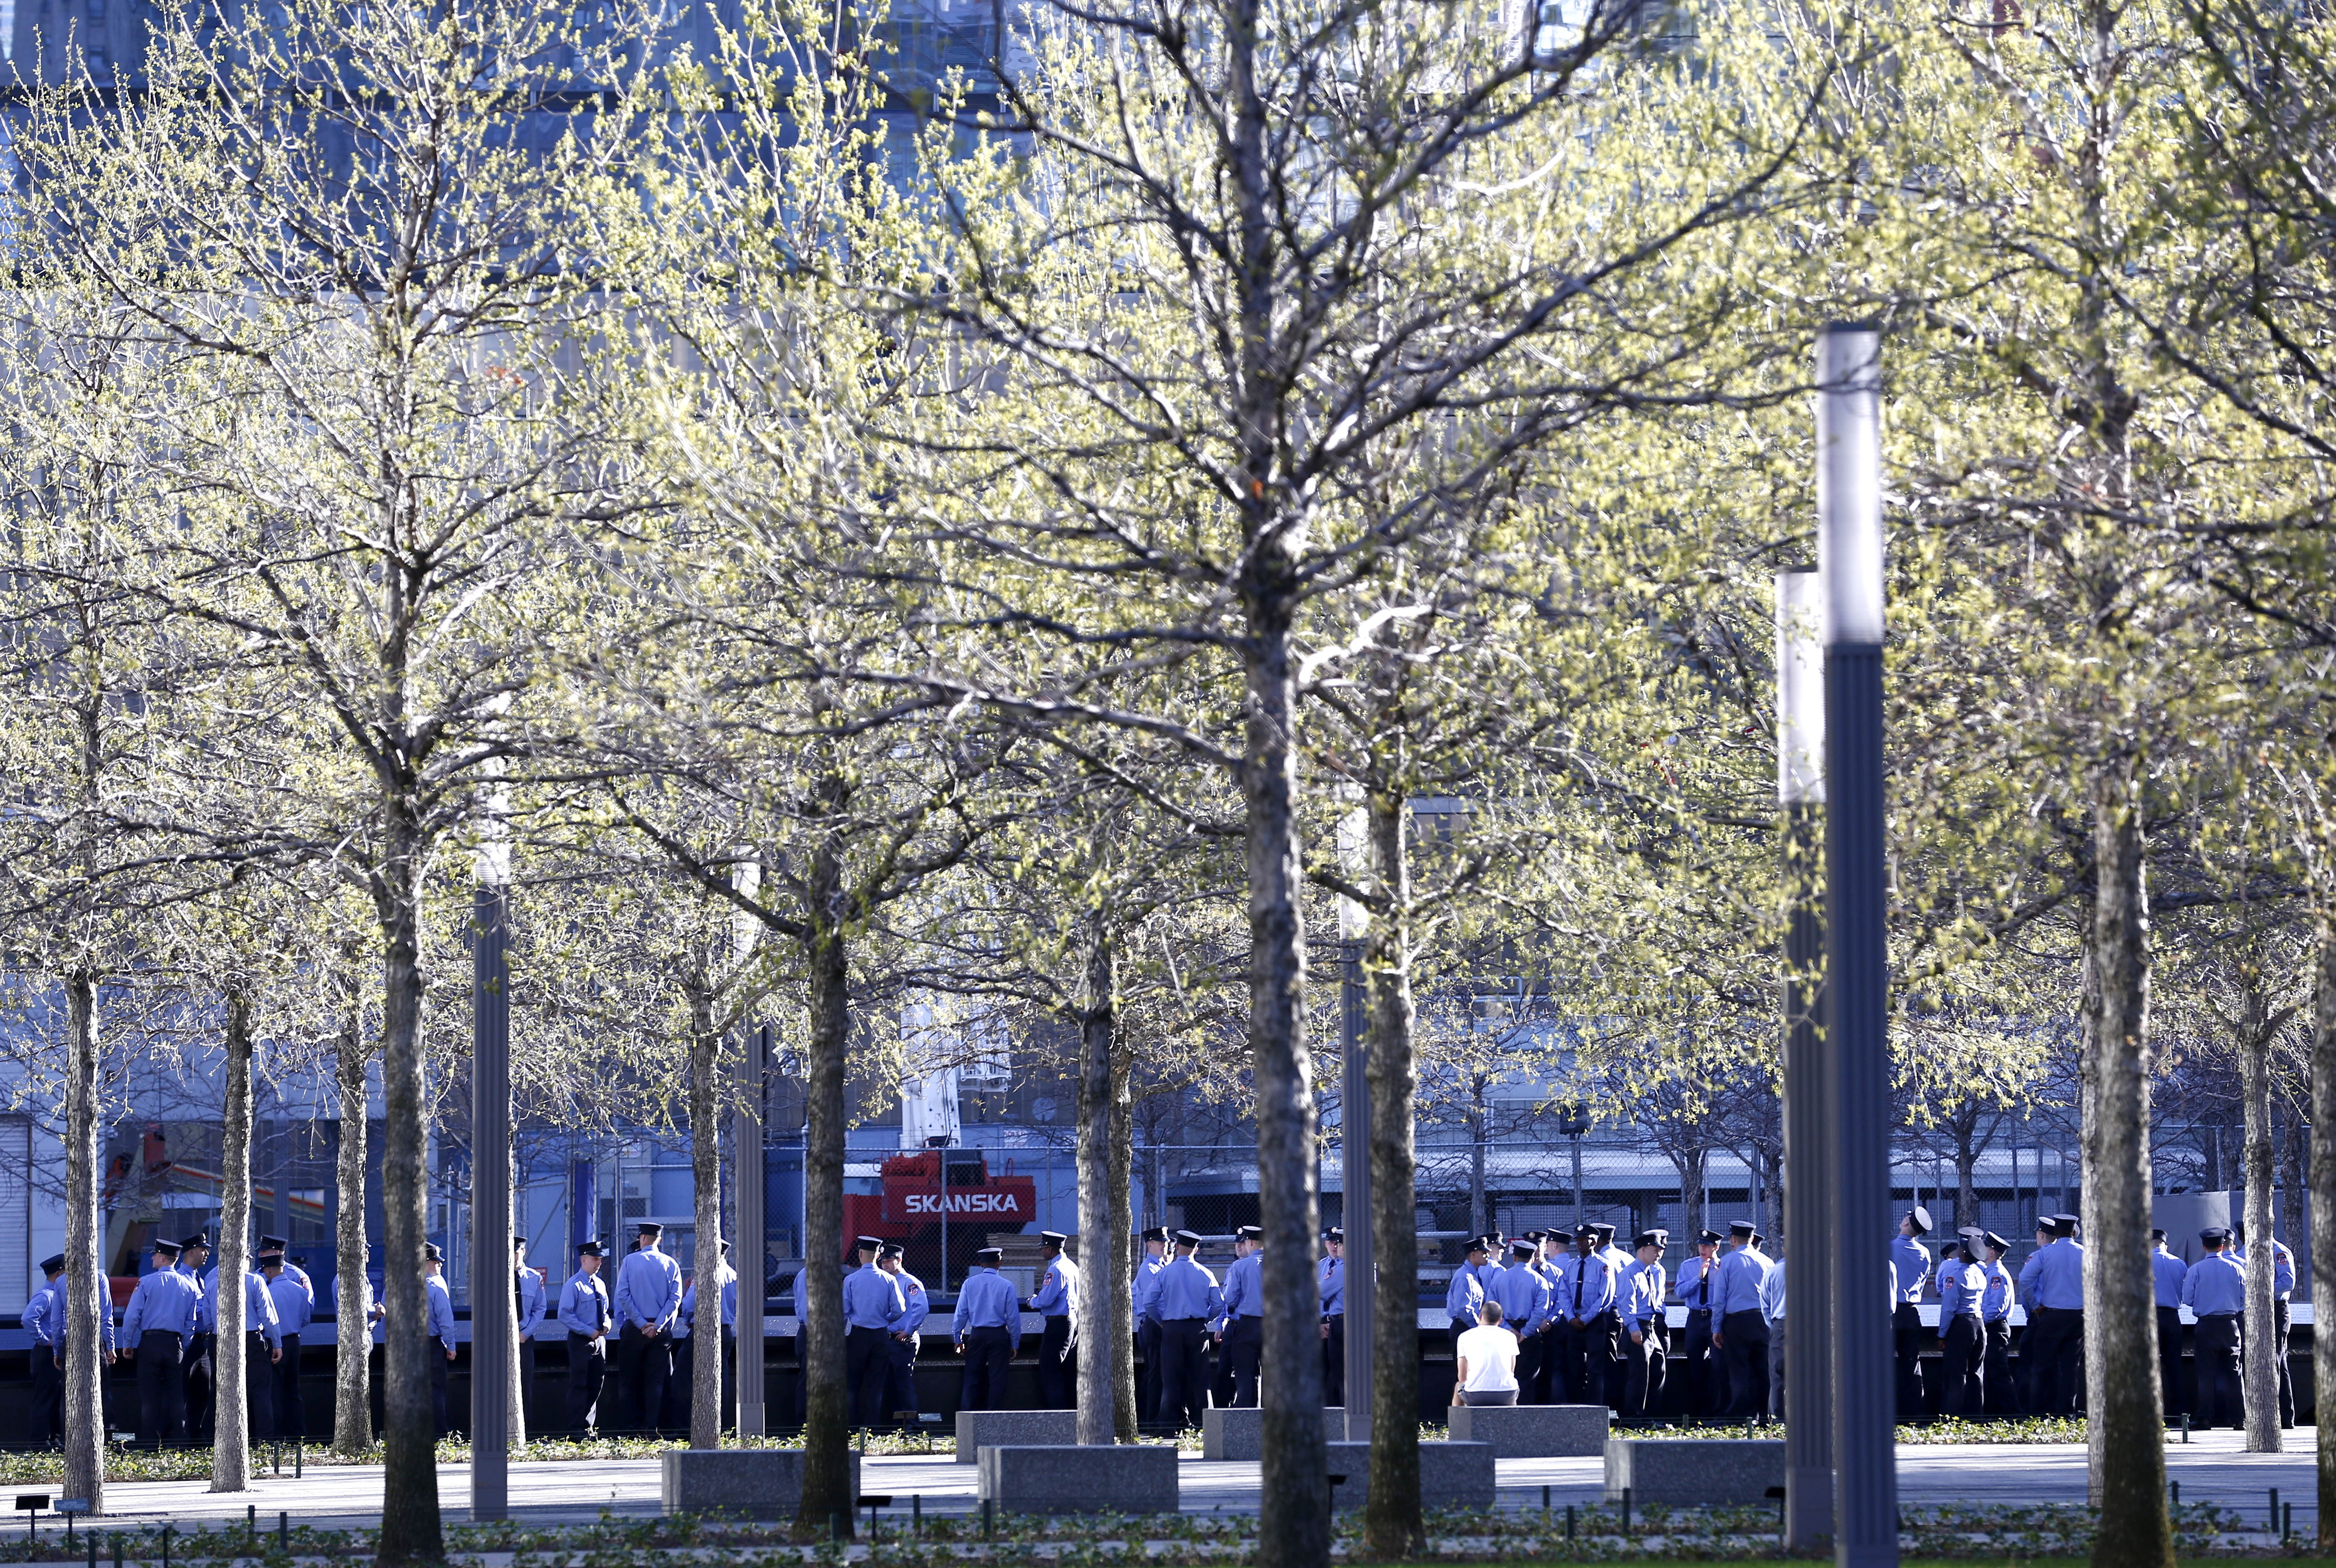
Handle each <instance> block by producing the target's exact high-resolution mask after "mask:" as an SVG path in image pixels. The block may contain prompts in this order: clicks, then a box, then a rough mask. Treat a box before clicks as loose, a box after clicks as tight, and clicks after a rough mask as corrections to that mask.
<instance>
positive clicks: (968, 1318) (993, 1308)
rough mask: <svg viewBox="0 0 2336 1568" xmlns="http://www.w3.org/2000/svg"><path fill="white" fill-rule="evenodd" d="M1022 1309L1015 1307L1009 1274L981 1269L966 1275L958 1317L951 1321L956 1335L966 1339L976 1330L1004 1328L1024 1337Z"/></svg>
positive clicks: (959, 1291)
mask: <svg viewBox="0 0 2336 1568" xmlns="http://www.w3.org/2000/svg"><path fill="white" fill-rule="evenodd" d="M1021 1328H1022V1312H1021V1309H1020V1308H1019V1307H1017V1305H1016V1304H1015V1300H1014V1287H1013V1285H1012V1284H1010V1283H1009V1282H1007V1278H1006V1276H1005V1275H1003V1274H1001V1273H999V1272H998V1271H997V1270H995V1269H980V1270H977V1271H975V1272H973V1273H971V1274H968V1275H967V1276H966V1280H965V1283H964V1284H962V1285H960V1286H959V1287H958V1292H957V1314H956V1316H954V1317H953V1318H951V1319H950V1320H949V1329H950V1332H951V1334H952V1336H953V1337H954V1338H956V1339H964V1338H965V1336H966V1332H967V1330H968V1329H1007V1330H1008V1331H1009V1332H1012V1333H1014V1334H1016V1335H1017V1337H1018V1336H1019V1334H1020V1330H1021Z"/></svg>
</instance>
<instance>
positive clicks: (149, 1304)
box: [122, 1269, 203, 1350]
mask: <svg viewBox="0 0 2336 1568" xmlns="http://www.w3.org/2000/svg"><path fill="white" fill-rule="evenodd" d="M202 1304H203V1291H202V1287H201V1286H200V1285H198V1284H196V1283H195V1277H194V1276H193V1275H192V1274H190V1273H188V1272H187V1271H185V1270H183V1269H158V1270H156V1271H154V1272H152V1273H151V1274H148V1275H147V1276H145V1277H144V1278H143V1279H141V1280H140V1281H138V1288H137V1290H133V1291H131V1296H130V1305H129V1306H128V1307H127V1308H126V1309H124V1310H123V1311H122V1349H126V1350H134V1349H137V1348H138V1339H139V1336H140V1335H141V1334H143V1333H144V1332H145V1331H146V1330H147V1329H169V1330H170V1332H172V1333H174V1334H178V1335H180V1336H182V1337H183V1336H185V1335H188V1334H191V1333H193V1332H194V1331H195V1314H196V1312H197V1311H198V1310H200V1308H201V1306H202Z"/></svg>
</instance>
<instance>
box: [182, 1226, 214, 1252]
mask: <svg viewBox="0 0 2336 1568" xmlns="http://www.w3.org/2000/svg"><path fill="white" fill-rule="evenodd" d="M190 1247H200V1248H201V1249H202V1250H203V1251H206V1252H208V1251H210V1250H211V1240H210V1238H209V1236H206V1235H204V1234H203V1233H202V1232H200V1231H197V1232H195V1233H194V1234H193V1235H191V1236H189V1237H188V1238H187V1239H186V1240H185V1241H183V1242H180V1243H179V1249H180V1251H185V1250H187V1249H188V1248H190Z"/></svg>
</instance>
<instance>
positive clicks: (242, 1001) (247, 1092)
mask: <svg viewBox="0 0 2336 1568" xmlns="http://www.w3.org/2000/svg"><path fill="white" fill-rule="evenodd" d="M226 1077H227V1083H226V1098H225V1103H224V1104H223V1105H221V1106H220V1108H219V1271H218V1273H217V1274H216V1275H215V1276H214V1278H215V1279H216V1280H217V1281H218V1286H217V1290H218V1299H219V1337H218V1339H216V1340H214V1341H213V1347H212V1350H211V1368H212V1379H211V1380H212V1389H211V1408H212V1411H213V1413H214V1415H213V1420H212V1424H211V1490H212V1491H214V1492H246V1491H249V1490H250V1488H251V1418H250V1415H249V1412H248V1407H247V1405H246V1402H245V1394H246V1392H247V1388H246V1386H245V1381H244V1379H245V1378H247V1377H248V1376H249V1375H250V1373H251V1368H248V1366H247V1365H246V1364H245V1363H246V1361H247V1359H248V1351H249V1342H248V1337H247V1336H248V1331H249V1330H250V1329H251V1328H252V1327H253V1325H252V1324H250V1323H248V1322H247V1321H246V1320H245V1318H244V1310H243V1309H244V1283H243V1282H244V1277H245V1276H246V1275H247V1274H249V1273H250V1272H251V1004H250V1003H249V1002H248V1000H247V999H246V998H245V997H244V995H243V993H242V992H241V991H240V990H231V991H229V993H228V997H227V1074H226Z"/></svg>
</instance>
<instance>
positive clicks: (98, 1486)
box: [63, 969, 113, 1514]
mask: <svg viewBox="0 0 2336 1568" xmlns="http://www.w3.org/2000/svg"><path fill="white" fill-rule="evenodd" d="M97 1076H98V1074H97V987H96V985H95V982H94V981H92V979H91V977H90V974H89V971H88V970H86V969H73V970H71V971H69V972H68V973H67V974H66V976H65V1105H64V1110H65V1368H64V1370H65V1397H64V1398H65V1452H64V1493H63V1495H65V1496H68V1497H85V1498H87V1499H88V1500H89V1511H90V1512H91V1513H92V1514H102V1513H104V1512H105V1408H104V1401H103V1398H102V1390H101V1388H100V1385H99V1378H98V1374H99V1371H100V1369H101V1368H102V1366H103V1362H102V1359H101V1358H102V1356H103V1355H104V1346H105V1333H104V1325H105V1321H106V1319H107V1317H108V1316H109V1315H110V1314H111V1313H112V1310H113V1297H112V1291H111V1290H109V1289H108V1287H107V1285H106V1279H105V1264H106V1260H105V1257H104V1253H103V1248H104V1232H103V1230H102V1222H101V1220H100V1218H99V1214H98V1171H99V1168H100V1159H99V1154H98V1133H99V1113H98V1087H97Z"/></svg>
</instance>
